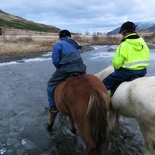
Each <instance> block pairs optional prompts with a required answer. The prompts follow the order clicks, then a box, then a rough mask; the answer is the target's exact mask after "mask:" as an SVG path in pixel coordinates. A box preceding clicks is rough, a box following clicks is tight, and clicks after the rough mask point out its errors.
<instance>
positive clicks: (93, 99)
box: [87, 90, 110, 152]
mask: <svg viewBox="0 0 155 155" xmlns="http://www.w3.org/2000/svg"><path fill="white" fill-rule="evenodd" d="M109 100H110V99H109V96H108V94H105V93H103V92H102V91H100V90H97V91H95V92H94V93H93V94H92V95H91V96H90V99H89V105H88V109H87V121H88V126H89V132H90V134H91V136H92V138H93V141H94V142H95V143H96V147H97V150H98V151H99V152H100V151H101V148H102V147H103V145H105V144H106V143H107V140H108V131H109V130H108V129H109V128H108V118H109V108H108V107H109V102H110V101H109Z"/></svg>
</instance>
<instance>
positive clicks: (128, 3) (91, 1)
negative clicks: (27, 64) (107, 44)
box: [0, 0, 155, 34]
mask: <svg viewBox="0 0 155 155" xmlns="http://www.w3.org/2000/svg"><path fill="white" fill-rule="evenodd" d="M0 9H1V10H2V11H4V12H7V13H10V14H12V15H16V16H19V17H22V18H25V19H27V20H31V21H34V22H39V23H43V24H46V25H52V26H56V27H58V28H60V29H68V30H69V31H71V32H74V33H77V32H78V33H84V34H85V33H86V32H90V33H94V32H101V33H107V32H109V31H111V30H113V29H115V28H117V27H119V26H121V25H122V23H124V22H126V21H128V20H129V21H133V22H154V21H155V13H154V11H155V0H118V1H116V0H75V1H74V0H0Z"/></svg>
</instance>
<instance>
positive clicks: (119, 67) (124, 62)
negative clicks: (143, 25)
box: [103, 21, 150, 90]
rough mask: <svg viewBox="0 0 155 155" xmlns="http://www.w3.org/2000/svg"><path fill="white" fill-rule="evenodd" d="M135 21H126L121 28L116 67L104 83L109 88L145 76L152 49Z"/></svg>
mask: <svg viewBox="0 0 155 155" xmlns="http://www.w3.org/2000/svg"><path fill="white" fill-rule="evenodd" d="M135 29H136V25H135V24H134V23H133V22H129V21H128V22H125V23H124V24H123V25H122V26H121V29H120V33H121V34H122V35H123V37H124V39H122V41H121V43H120V45H119V46H118V47H117V50H116V53H115V55H114V57H113V59H112V64H113V67H114V69H115V71H114V72H113V73H111V74H110V75H108V76H107V77H106V78H105V79H104V80H103V83H104V85H105V86H106V88H107V90H111V89H115V88H116V87H117V86H118V85H119V84H120V83H122V82H124V81H130V80H131V79H133V78H135V77H143V76H145V75H146V73H147V69H146V67H147V66H149V62H150V51H149V48H148V46H147V45H146V43H145V41H144V40H143V38H142V37H140V36H139V35H137V33H136V32H135Z"/></svg>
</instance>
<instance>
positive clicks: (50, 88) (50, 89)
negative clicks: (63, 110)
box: [47, 70, 69, 107]
mask: <svg viewBox="0 0 155 155" xmlns="http://www.w3.org/2000/svg"><path fill="white" fill-rule="evenodd" d="M67 77H69V74H66V73H62V72H59V71H58V70H56V71H55V72H54V74H53V75H52V76H51V78H50V79H49V81H48V83H47V97H48V103H49V106H50V107H53V106H55V102H54V90H55V87H56V86H57V84H58V83H60V82H61V81H63V80H65V79H66V78H67Z"/></svg>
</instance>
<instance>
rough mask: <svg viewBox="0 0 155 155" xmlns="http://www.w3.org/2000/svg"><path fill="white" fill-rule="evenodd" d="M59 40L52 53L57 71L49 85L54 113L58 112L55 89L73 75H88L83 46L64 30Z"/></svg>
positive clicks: (51, 107) (49, 95)
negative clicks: (82, 52) (82, 55)
mask: <svg viewBox="0 0 155 155" xmlns="http://www.w3.org/2000/svg"><path fill="white" fill-rule="evenodd" d="M59 39H60V40H59V41H58V42H56V43H55V45H54V47H53V52H52V61H53V65H54V66H55V68H56V71H55V72H54V74H53V75H52V76H51V78H50V79H49V81H48V83H47V95H48V102H49V111H50V112H52V113H57V112H58V110H57V108H56V106H55V102H54V90H55V87H56V86H57V85H58V84H59V83H60V82H61V81H63V80H65V79H66V78H68V77H70V75H71V74H72V73H80V74H85V73H86V65H85V64H84V63H83V60H82V58H81V55H80V52H79V49H80V48H81V46H80V45H79V44H78V43H77V42H76V41H75V40H73V39H71V33H70V32H69V31H68V30H62V31H61V32H60V33H59Z"/></svg>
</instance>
